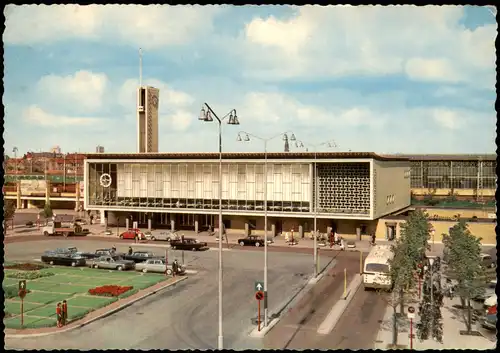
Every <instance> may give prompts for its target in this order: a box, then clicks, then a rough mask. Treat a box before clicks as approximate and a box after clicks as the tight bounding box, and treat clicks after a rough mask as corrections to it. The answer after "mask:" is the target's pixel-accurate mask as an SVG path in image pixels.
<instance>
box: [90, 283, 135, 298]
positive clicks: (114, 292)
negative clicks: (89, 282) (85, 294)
mask: <svg viewBox="0 0 500 353" xmlns="http://www.w3.org/2000/svg"><path fill="white" fill-rule="evenodd" d="M133 288H134V287H132V286H126V287H122V286H117V285H108V286H101V287H95V288H92V289H89V294H91V295H99V296H103V297H118V296H119V295H121V294H123V293H125V292H127V291H129V290H131V289H133Z"/></svg>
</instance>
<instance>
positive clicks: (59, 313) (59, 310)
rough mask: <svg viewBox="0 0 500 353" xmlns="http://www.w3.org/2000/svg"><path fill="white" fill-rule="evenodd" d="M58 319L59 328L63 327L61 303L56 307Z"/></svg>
mask: <svg viewBox="0 0 500 353" xmlns="http://www.w3.org/2000/svg"><path fill="white" fill-rule="evenodd" d="M56 318H57V327H62V309H61V303H57V306H56Z"/></svg>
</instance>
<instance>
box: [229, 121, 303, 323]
mask: <svg viewBox="0 0 500 353" xmlns="http://www.w3.org/2000/svg"><path fill="white" fill-rule="evenodd" d="M288 134H291V135H290V138H289V137H288ZM242 135H243V137H242ZM250 136H252V137H254V138H256V139H258V140H261V141H263V142H264V175H265V177H264V178H265V179H264V327H267V325H268V306H267V143H268V142H269V141H271V140H273V139H275V138H277V137H280V136H283V140H284V141H288V140H289V139H290V141H296V138H295V135H294V134H293V133H291V132H289V131H287V132H284V133H280V134H278V135H275V136H273V137H270V138H262V137H259V136H256V135H253V134H250V133H248V132H245V131H240V132H239V133H238V138H237V141H239V142H242V141H243V142H248V141H250Z"/></svg>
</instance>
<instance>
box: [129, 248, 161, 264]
mask: <svg viewBox="0 0 500 353" xmlns="http://www.w3.org/2000/svg"><path fill="white" fill-rule="evenodd" d="M123 258H124V259H125V260H131V261H134V262H135V263H136V264H137V263H140V262H144V261H146V260H149V259H153V258H159V256H156V255H155V254H154V253H152V252H151V251H134V252H133V253H132V254H130V255H128V254H127V255H123Z"/></svg>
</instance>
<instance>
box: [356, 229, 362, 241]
mask: <svg viewBox="0 0 500 353" xmlns="http://www.w3.org/2000/svg"><path fill="white" fill-rule="evenodd" d="M356 235H357V236H358V240H361V227H356Z"/></svg>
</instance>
